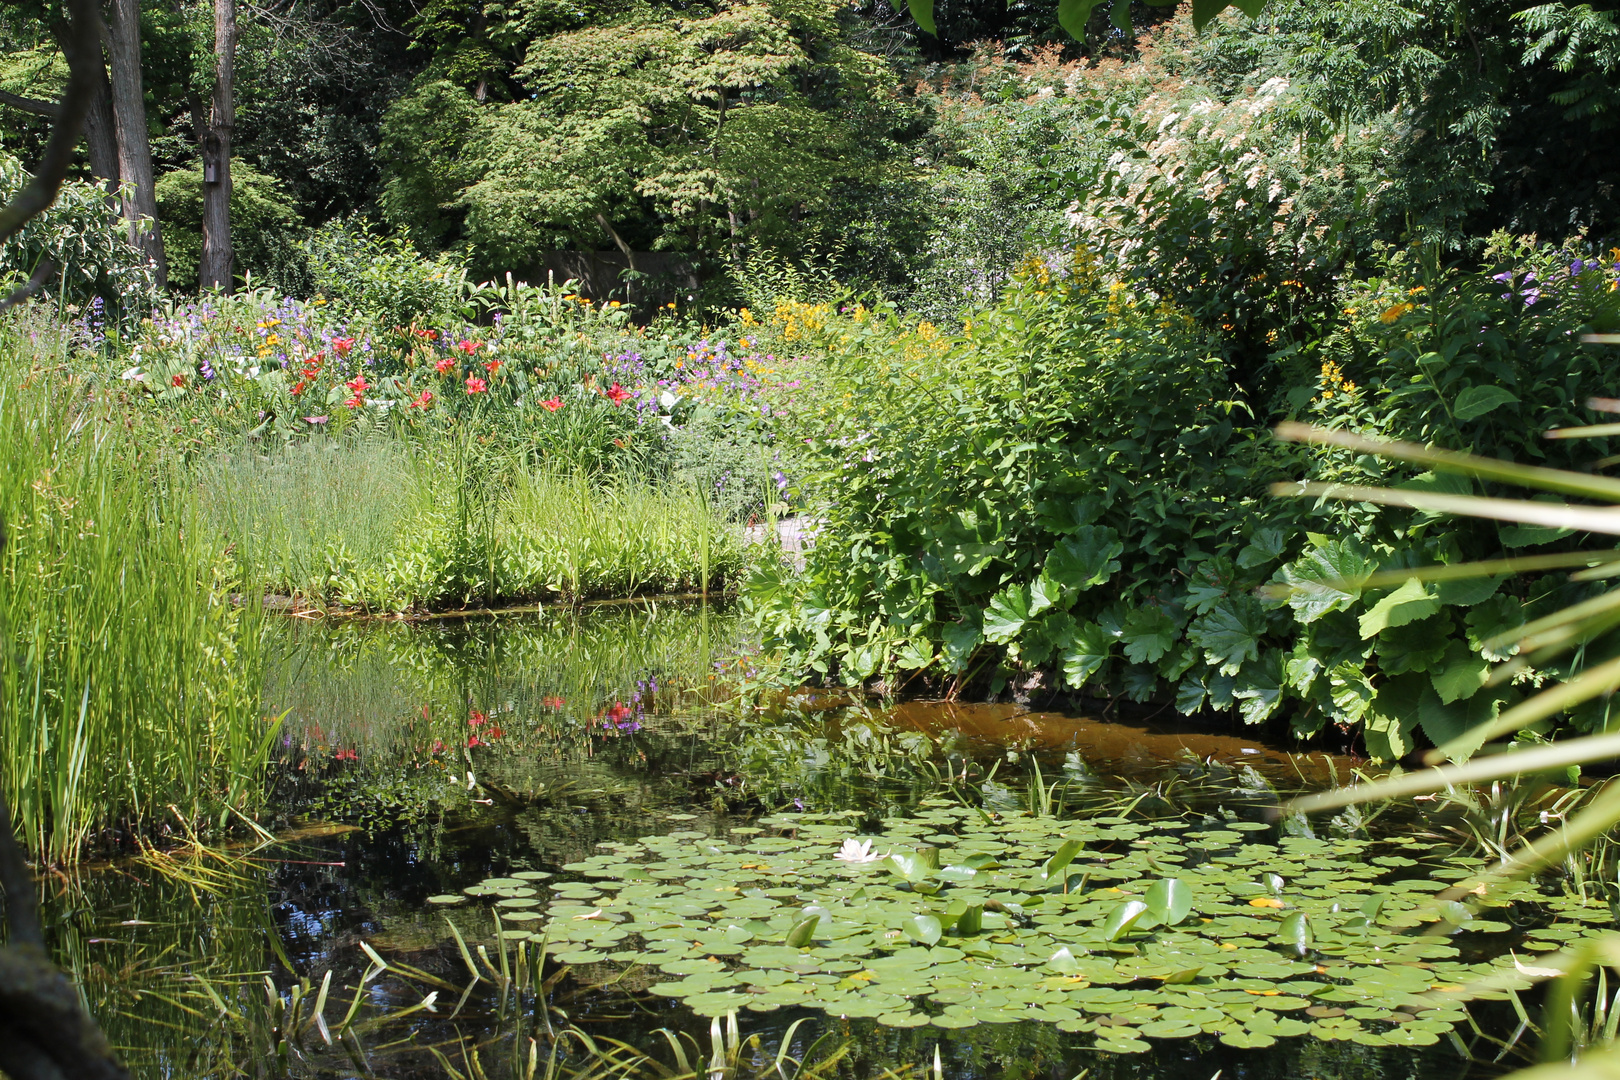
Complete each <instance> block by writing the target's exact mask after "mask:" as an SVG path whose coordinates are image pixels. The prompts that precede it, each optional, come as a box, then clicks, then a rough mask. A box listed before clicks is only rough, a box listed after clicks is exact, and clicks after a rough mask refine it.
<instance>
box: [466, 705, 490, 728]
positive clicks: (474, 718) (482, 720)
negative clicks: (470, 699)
mask: <svg viewBox="0 0 1620 1080" xmlns="http://www.w3.org/2000/svg"><path fill="white" fill-rule="evenodd" d="M488 722H489V717H487V716H485V715H484V714H483V713H481V712H479V711H478V710H477V709H474V710H473V711H472V715H470V716H468V717H467V725H468V726H469V727H481V726H482V725H484V724H486V723H488Z"/></svg>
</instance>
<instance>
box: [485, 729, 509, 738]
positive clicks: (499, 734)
mask: <svg viewBox="0 0 1620 1080" xmlns="http://www.w3.org/2000/svg"><path fill="white" fill-rule="evenodd" d="M489 737H490V738H492V739H504V738H506V732H504V731H502V730H501V729H500V728H498V727H492V728H490V729H489Z"/></svg>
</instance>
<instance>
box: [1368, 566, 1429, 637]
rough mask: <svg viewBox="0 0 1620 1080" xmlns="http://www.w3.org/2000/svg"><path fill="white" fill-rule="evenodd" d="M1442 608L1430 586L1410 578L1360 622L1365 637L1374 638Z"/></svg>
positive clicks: (1426, 616)
mask: <svg viewBox="0 0 1620 1080" xmlns="http://www.w3.org/2000/svg"><path fill="white" fill-rule="evenodd" d="M1439 610H1440V598H1439V597H1438V596H1436V595H1435V594H1434V593H1432V592H1430V591H1429V586H1427V585H1425V584H1424V583H1423V582H1421V581H1416V580H1412V581H1408V582H1406V583H1405V584H1403V585H1402V586H1401V587H1400V588H1398V589H1396V590H1395V591H1394V592H1392V593H1390V594H1389V595H1388V596H1386V597H1384V598H1383V599H1382V600H1380V601H1378V603H1376V604H1374V605H1373V606H1372V608H1371V610H1369V611H1367V612H1366V613H1365V614H1364V615H1362V616H1361V619H1360V620H1359V623H1358V625H1359V626H1360V627H1361V637H1362V640H1363V641H1365V640H1366V639H1367V638H1370V637H1374V636H1376V635H1377V634H1378V633H1379V631H1381V630H1384V629H1386V628H1388V627H1391V626H1405V625H1406V624H1407V623H1409V622H1417V621H1418V620H1419V619H1427V618H1428V617H1429V616H1430V615H1433V614H1434V613H1435V612H1437V611H1439Z"/></svg>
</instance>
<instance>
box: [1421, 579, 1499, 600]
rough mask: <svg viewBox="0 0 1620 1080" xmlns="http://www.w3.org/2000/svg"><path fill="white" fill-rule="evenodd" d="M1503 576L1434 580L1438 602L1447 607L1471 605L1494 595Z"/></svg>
mask: <svg viewBox="0 0 1620 1080" xmlns="http://www.w3.org/2000/svg"><path fill="white" fill-rule="evenodd" d="M1506 580H1507V578H1505V577H1472V578H1452V579H1451V580H1449V581H1440V582H1436V585H1437V586H1438V588H1439V593H1440V602H1441V603H1442V604H1445V605H1447V606H1448V607H1473V606H1474V605H1475V604H1479V603H1483V602H1484V601H1486V600H1489V599H1490V598H1491V597H1493V596H1495V595H1496V590H1497V589H1500V588H1501V587H1502V583H1503V582H1504V581H1506Z"/></svg>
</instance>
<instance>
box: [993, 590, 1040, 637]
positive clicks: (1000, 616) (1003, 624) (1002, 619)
mask: <svg viewBox="0 0 1620 1080" xmlns="http://www.w3.org/2000/svg"><path fill="white" fill-rule="evenodd" d="M1029 618H1030V610H1029V590H1028V589H1027V588H1025V587H1024V586H1022V585H1009V586H1007V587H1006V588H1005V589H1002V590H1001V591H1000V592H998V593H997V594H996V595H995V596H994V597H992V598H991V600H990V606H989V607H988V608H986V609H985V612H984V636H985V639H986V640H987V641H993V642H996V643H998V644H1001V645H1005V644H1007V643H1008V642H1011V641H1014V640H1016V639H1017V637H1018V635H1019V633H1020V632H1021V631H1022V630H1023V629H1024V624H1025V623H1027V622H1028V621H1029Z"/></svg>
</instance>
